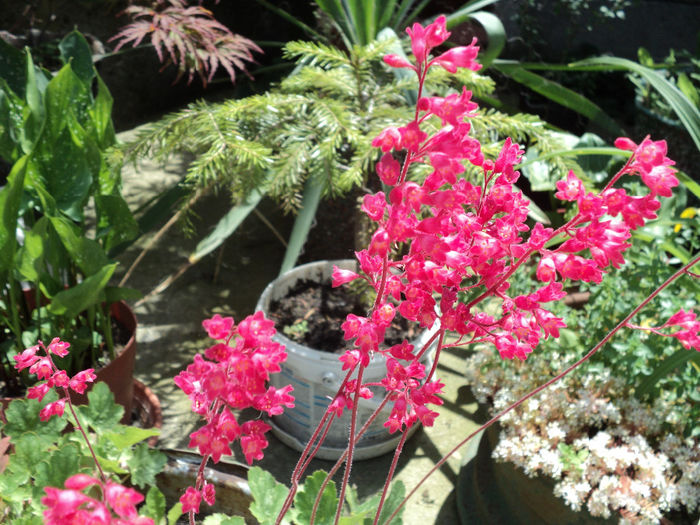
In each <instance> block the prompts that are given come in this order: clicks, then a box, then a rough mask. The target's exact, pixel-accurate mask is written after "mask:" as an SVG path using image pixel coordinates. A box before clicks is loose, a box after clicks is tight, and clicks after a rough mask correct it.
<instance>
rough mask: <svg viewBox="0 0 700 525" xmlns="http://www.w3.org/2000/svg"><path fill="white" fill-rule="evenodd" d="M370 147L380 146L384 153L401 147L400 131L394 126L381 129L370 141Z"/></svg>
mask: <svg viewBox="0 0 700 525" xmlns="http://www.w3.org/2000/svg"><path fill="white" fill-rule="evenodd" d="M372 147H374V148H381V150H382V151H383V152H384V153H386V152H387V151H389V150H392V149H396V150H399V149H401V133H399V130H398V129H396V128H394V127H388V128H385V129H383V130H382V131H381V132H380V133H379V135H377V136H376V137H375V138H374V140H373V141H372Z"/></svg>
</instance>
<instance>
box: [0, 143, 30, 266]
mask: <svg viewBox="0 0 700 525" xmlns="http://www.w3.org/2000/svg"><path fill="white" fill-rule="evenodd" d="M27 160H28V157H26V156H25V157H22V158H21V159H20V160H18V161H17V162H16V163H15V165H14V166H13V167H12V171H10V174H9V176H8V177H7V184H6V185H5V187H4V188H2V189H1V190H0V213H2V221H0V272H4V271H7V270H9V269H10V268H11V267H12V265H13V263H14V256H15V252H16V251H17V233H16V232H17V216H18V213H19V208H20V204H21V201H22V193H23V188H24V176H25V173H26V164H27Z"/></svg>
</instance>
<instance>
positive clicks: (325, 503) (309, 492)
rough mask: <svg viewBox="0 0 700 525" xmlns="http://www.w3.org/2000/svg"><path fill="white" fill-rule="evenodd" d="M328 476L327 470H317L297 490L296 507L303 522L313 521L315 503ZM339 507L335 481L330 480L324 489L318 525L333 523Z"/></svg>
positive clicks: (297, 516) (317, 511)
mask: <svg viewBox="0 0 700 525" xmlns="http://www.w3.org/2000/svg"><path fill="white" fill-rule="evenodd" d="M326 476H327V473H326V472H324V471H322V470H317V471H316V472H314V473H313V474H311V475H310V476H308V477H307V478H306V479H305V480H304V485H303V486H302V487H301V488H300V489H299V491H298V492H297V494H296V496H295V498H294V509H295V514H296V518H297V520H298V521H300V522H301V523H309V522H310V521H311V514H312V512H313V508H314V503H315V501H316V497H317V496H318V494H319V493H320V491H321V486H322V485H323V482H324V480H325V479H326ZM337 507H338V496H336V491H335V482H333V481H330V482H329V483H328V484H327V485H326V487H325V489H324V490H323V495H322V496H321V501H320V502H319V504H318V508H317V510H316V517H315V520H314V523H316V524H318V525H332V524H333V522H334V520H335V511H336V509H337Z"/></svg>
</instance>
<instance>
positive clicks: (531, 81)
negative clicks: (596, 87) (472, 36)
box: [493, 60, 624, 136]
mask: <svg viewBox="0 0 700 525" xmlns="http://www.w3.org/2000/svg"><path fill="white" fill-rule="evenodd" d="M493 67H495V68H496V69H497V70H498V71H500V72H501V73H503V74H505V75H507V76H509V77H511V78H512V79H513V80H515V81H516V82H519V83H521V84H523V85H524V86H526V87H528V88H530V89H532V90H533V91H535V92H536V93H539V94H540V95H543V96H545V97H547V98H548V99H550V100H553V101H554V102H556V103H557V104H560V105H562V106H564V107H566V108H569V109H571V110H573V111H576V112H577V113H580V114H581V115H583V116H585V117H587V118H589V119H590V120H591V121H592V122H594V123H596V124H597V125H598V126H600V127H601V129H603V130H605V131H606V132H607V133H609V134H611V135H615V136H620V135H624V131H623V130H622V128H620V126H618V125H617V123H616V122H615V121H614V120H613V119H612V118H611V117H610V116H608V115H607V113H605V111H603V110H602V109H601V108H600V106H598V105H597V104H595V103H594V102H591V101H590V100H589V99H587V98H586V97H584V96H583V95H581V94H579V93H576V92H575V91H573V90H571V89H569V88H566V87H564V86H562V85H561V84H558V83H556V82H553V81H551V80H548V79H546V78H544V77H543V76H541V75H538V74H536V73H533V72H532V71H528V70H527V69H526V68H525V67H524V66H523V65H522V64H520V63H519V62H516V61H512V60H495V61H494V63H493Z"/></svg>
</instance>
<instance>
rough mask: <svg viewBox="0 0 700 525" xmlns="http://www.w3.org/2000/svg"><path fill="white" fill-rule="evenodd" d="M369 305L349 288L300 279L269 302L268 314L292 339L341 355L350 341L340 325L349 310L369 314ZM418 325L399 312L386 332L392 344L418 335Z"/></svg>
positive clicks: (356, 313)
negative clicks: (284, 294) (275, 299)
mask: <svg viewBox="0 0 700 525" xmlns="http://www.w3.org/2000/svg"><path fill="white" fill-rule="evenodd" d="M367 310H368V305H367V304H366V303H365V302H364V301H363V298H362V296H361V295H360V294H357V293H353V291H351V290H349V289H348V287H345V286H341V287H338V288H333V287H331V286H330V284H321V283H318V282H315V281H311V280H304V281H299V282H298V283H297V284H296V285H295V286H294V287H293V288H292V289H291V290H290V291H289V294H288V295H286V296H285V297H283V298H282V299H280V300H278V301H273V302H272V304H271V305H270V312H269V317H270V318H271V319H273V320H274V321H275V324H276V326H277V327H278V329H279V330H280V331H283V333H284V335H285V336H287V337H288V338H289V339H291V340H292V341H295V342H297V343H299V344H303V345H305V346H308V347H310V348H314V349H316V350H321V351H324V352H331V353H338V354H341V353H343V352H344V351H345V347H346V346H347V342H346V341H345V339H344V337H343V336H344V332H343V330H342V329H341V328H340V326H341V325H342V324H343V323H344V322H345V318H346V317H347V315H348V314H349V313H352V314H355V315H358V316H366V315H367ZM418 330H419V326H418V325H417V324H416V323H410V322H409V321H407V320H406V319H404V318H403V317H400V316H398V315H397V317H396V318H395V319H394V322H393V323H392V324H391V326H390V327H389V328H388V329H387V331H386V338H385V344H386V345H387V346H392V345H395V344H399V343H401V341H403V340H404V339H408V340H409V341H410V340H411V339H413V338H414V337H416V335H417V333H418Z"/></svg>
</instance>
